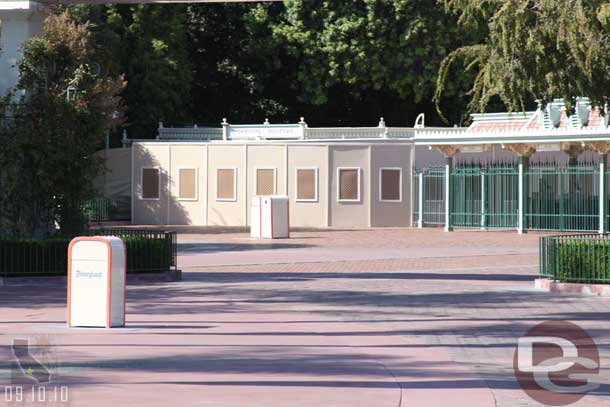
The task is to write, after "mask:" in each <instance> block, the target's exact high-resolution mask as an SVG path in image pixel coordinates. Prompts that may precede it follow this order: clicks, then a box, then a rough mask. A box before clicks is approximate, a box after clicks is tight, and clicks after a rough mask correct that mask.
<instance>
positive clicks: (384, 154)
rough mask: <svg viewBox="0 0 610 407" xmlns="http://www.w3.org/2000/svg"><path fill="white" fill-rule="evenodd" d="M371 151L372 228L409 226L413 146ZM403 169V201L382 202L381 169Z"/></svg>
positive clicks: (381, 146)
mask: <svg viewBox="0 0 610 407" xmlns="http://www.w3.org/2000/svg"><path fill="white" fill-rule="evenodd" d="M371 148H372V150H371V226H373V227H375V226H377V227H381V226H409V225H410V216H411V214H410V211H411V209H410V208H411V195H410V194H411V184H410V180H411V146H409V145H398V144H393V145H380V144H376V145H373V146H372V147H371ZM384 167H391V168H401V170H402V180H401V186H402V199H401V201H400V202H382V201H381V200H380V195H379V193H380V191H379V169H380V168H384Z"/></svg>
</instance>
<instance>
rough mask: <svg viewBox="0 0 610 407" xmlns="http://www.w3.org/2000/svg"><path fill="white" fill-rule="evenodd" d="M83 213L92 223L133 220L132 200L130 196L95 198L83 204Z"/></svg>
mask: <svg viewBox="0 0 610 407" xmlns="http://www.w3.org/2000/svg"><path fill="white" fill-rule="evenodd" d="M83 211H84V212H85V214H86V216H87V218H88V219H89V220H90V221H92V222H102V221H109V220H130V219H131V198H130V197H129V196H126V197H120V198H115V199H110V198H106V197H98V198H93V199H90V200H88V201H85V202H84V203H83Z"/></svg>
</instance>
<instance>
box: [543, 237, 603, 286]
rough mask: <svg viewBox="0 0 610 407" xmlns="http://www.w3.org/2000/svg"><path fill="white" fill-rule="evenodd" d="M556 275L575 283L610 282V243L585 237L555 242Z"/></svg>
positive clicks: (560, 279)
mask: <svg viewBox="0 0 610 407" xmlns="http://www.w3.org/2000/svg"><path fill="white" fill-rule="evenodd" d="M555 244H556V246H555V253H554V257H553V256H550V258H551V259H553V260H554V267H555V272H556V274H555V276H556V278H557V279H558V280H559V281H563V282H574V283H610V243H609V242H608V241H601V240H598V239H594V240H590V239H587V238H583V240H580V241H568V242H565V241H564V242H561V241H560V242H557V243H555Z"/></svg>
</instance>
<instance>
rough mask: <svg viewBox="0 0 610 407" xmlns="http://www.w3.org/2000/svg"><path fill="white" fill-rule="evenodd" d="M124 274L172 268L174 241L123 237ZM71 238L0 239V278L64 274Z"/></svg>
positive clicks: (158, 236)
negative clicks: (125, 272) (125, 254)
mask: <svg viewBox="0 0 610 407" xmlns="http://www.w3.org/2000/svg"><path fill="white" fill-rule="evenodd" d="M122 239H123V241H124V242H125V246H126V249H127V272H128V273H150V272H162V271H167V270H169V269H171V267H172V266H173V264H172V263H173V241H172V239H171V236H169V234H166V235H165V236H164V235H163V234H155V235H154V236H123V237H122ZM69 244H70V239H67V238H61V239H47V240H24V239H20V240H7V239H5V240H0V275H2V276H39V275H65V274H66V273H67V270H68V245H69Z"/></svg>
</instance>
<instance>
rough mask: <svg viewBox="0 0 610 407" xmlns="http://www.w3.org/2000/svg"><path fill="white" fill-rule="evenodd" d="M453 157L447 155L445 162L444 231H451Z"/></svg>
mask: <svg viewBox="0 0 610 407" xmlns="http://www.w3.org/2000/svg"><path fill="white" fill-rule="evenodd" d="M452 163H453V158H452V157H448V158H447V162H446V163H445V232H451V231H452V230H453V228H452V227H451V198H452V196H451V165H452Z"/></svg>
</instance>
